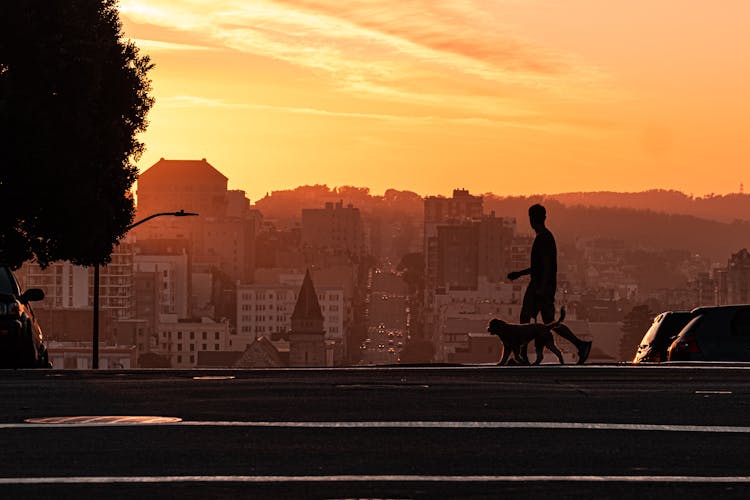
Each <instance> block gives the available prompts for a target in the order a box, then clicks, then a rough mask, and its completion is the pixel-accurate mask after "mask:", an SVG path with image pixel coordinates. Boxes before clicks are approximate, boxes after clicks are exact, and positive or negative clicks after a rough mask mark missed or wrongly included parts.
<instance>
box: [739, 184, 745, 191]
mask: <svg viewBox="0 0 750 500" xmlns="http://www.w3.org/2000/svg"><path fill="white" fill-rule="evenodd" d="M744 192H745V185H744V184H743V183H742V182H740V194H742V193H744Z"/></svg>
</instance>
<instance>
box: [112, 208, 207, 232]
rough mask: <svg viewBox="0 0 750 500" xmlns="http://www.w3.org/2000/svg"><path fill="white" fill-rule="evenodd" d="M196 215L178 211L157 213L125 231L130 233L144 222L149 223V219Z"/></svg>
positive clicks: (135, 223) (133, 224)
mask: <svg viewBox="0 0 750 500" xmlns="http://www.w3.org/2000/svg"><path fill="white" fill-rule="evenodd" d="M196 215H198V214H197V213H195V212H186V211H184V210H180V211H179V212H159V213H156V214H151V215H149V216H148V217H144V218H143V219H141V220H139V221H136V222H134V223H132V224H131V225H129V226H128V227H126V228H125V231H130V230H131V229H133V228H134V227H135V226H139V225H141V224H143V223H144V222H146V221H150V220H151V219H155V218H156V217H164V216H172V217H190V216H196Z"/></svg>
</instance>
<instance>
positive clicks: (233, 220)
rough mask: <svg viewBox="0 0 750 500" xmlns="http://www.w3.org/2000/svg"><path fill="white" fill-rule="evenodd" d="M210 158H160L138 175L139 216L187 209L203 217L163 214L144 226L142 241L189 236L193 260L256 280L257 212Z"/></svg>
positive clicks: (233, 276) (234, 277)
mask: <svg viewBox="0 0 750 500" xmlns="http://www.w3.org/2000/svg"><path fill="white" fill-rule="evenodd" d="M227 182H228V179H227V177H226V176H224V175H223V174H222V173H221V172H219V171H218V170H217V169H216V168H214V167H213V166H212V165H211V164H210V163H208V162H207V161H206V159H205V158H204V159H202V160H165V159H164V158H162V159H160V160H159V161H158V162H156V163H155V164H154V165H152V166H151V167H150V168H148V169H147V170H146V171H144V172H143V173H142V174H141V175H140V177H139V178H138V190H137V196H138V216H139V217H147V216H149V215H151V214H154V213H159V212H174V211H177V210H185V211H187V212H195V213H198V214H199V217H187V218H183V217H160V218H158V219H154V220H153V221H149V223H148V224H143V225H141V226H138V227H137V228H136V229H134V230H133V232H134V233H135V234H136V235H137V236H138V239H139V240H144V239H146V240H152V239H186V240H188V241H189V242H190V248H191V251H190V254H191V257H192V259H193V263H194V264H196V265H205V266H209V267H215V268H217V269H218V270H220V271H221V272H223V273H225V274H226V275H228V276H229V277H230V278H231V279H232V280H234V281H236V280H240V281H243V282H251V281H252V279H253V272H254V268H255V233H256V225H257V224H258V218H257V213H255V212H254V211H253V210H251V208H250V201H249V200H248V199H247V198H246V197H245V192H244V191H240V190H228V189H227Z"/></svg>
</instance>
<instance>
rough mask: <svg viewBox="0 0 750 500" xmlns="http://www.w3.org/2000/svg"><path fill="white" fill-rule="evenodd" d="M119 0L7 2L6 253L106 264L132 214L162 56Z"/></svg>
mask: <svg viewBox="0 0 750 500" xmlns="http://www.w3.org/2000/svg"><path fill="white" fill-rule="evenodd" d="M116 4H117V2H116V0H14V1H8V2H2V3H0V151H1V152H2V153H1V155H2V156H1V157H0V260H1V261H3V262H4V263H7V264H10V265H12V266H19V265H20V264H21V263H23V262H24V261H25V260H29V259H35V260H36V261H37V262H39V264H41V265H42V266H46V265H47V264H48V263H49V262H52V261H55V260H62V259H65V260H70V261H72V262H73V263H75V264H79V265H92V264H95V263H105V262H107V261H108V260H109V255H110V253H111V251H112V247H113V246H114V244H115V243H116V242H117V241H118V239H119V238H121V237H122V236H123V235H124V233H125V230H126V228H127V226H128V225H129V224H130V223H131V222H132V220H133V214H134V206H133V199H132V196H131V195H130V188H131V186H132V184H133V182H134V181H135V180H136V178H137V168H136V166H135V165H134V163H133V162H134V161H136V160H137V159H138V157H139V156H140V154H141V153H142V151H143V144H142V143H141V142H139V141H138V140H137V138H136V135H137V134H138V133H139V132H143V131H144V130H145V128H146V113H147V112H148V110H149V109H150V108H151V106H152V104H153V99H152V98H151V97H150V96H149V95H148V93H149V91H150V89H151V87H150V85H151V82H150V80H149V79H148V77H147V73H148V71H149V70H150V69H151V68H152V64H151V63H150V61H149V58H148V57H147V56H143V55H140V54H139V52H138V49H137V48H136V46H135V45H134V44H133V43H132V42H130V41H127V40H125V39H123V38H122V30H121V24H120V19H119V14H118V11H117V7H116Z"/></svg>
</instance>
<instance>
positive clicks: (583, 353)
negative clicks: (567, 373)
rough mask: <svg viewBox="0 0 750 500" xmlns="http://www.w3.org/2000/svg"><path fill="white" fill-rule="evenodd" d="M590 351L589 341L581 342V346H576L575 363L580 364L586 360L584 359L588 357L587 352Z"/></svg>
mask: <svg viewBox="0 0 750 500" xmlns="http://www.w3.org/2000/svg"><path fill="white" fill-rule="evenodd" d="M590 353H591V341H585V342H583V343H582V344H581V347H579V348H578V361H577V362H576V364H577V365H582V364H584V363H585V362H586V360H587V359H588V357H589V354H590Z"/></svg>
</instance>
